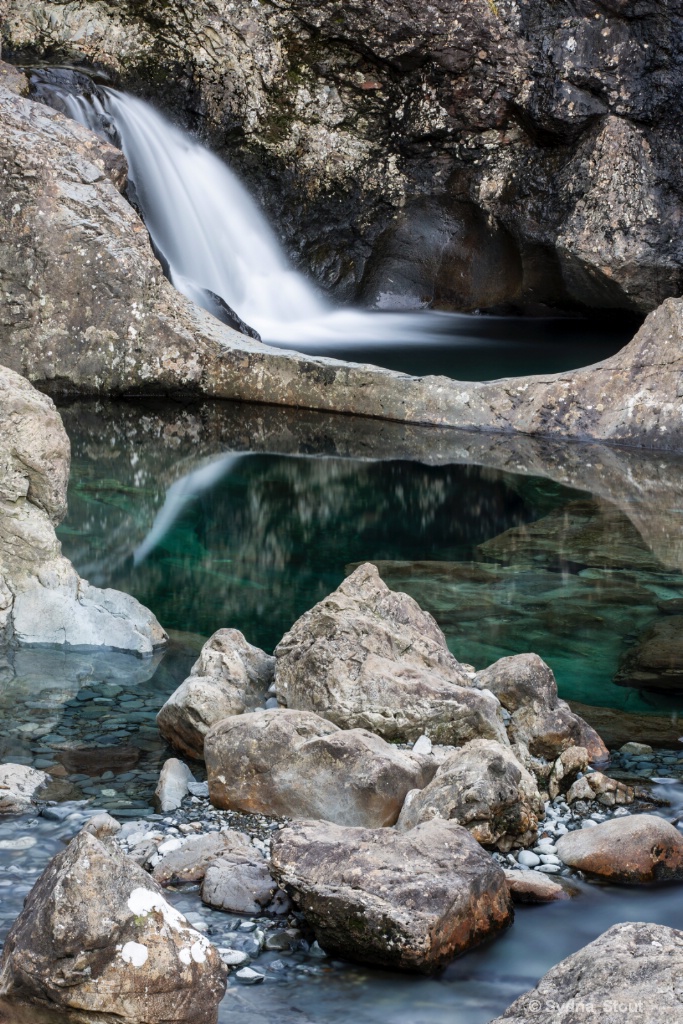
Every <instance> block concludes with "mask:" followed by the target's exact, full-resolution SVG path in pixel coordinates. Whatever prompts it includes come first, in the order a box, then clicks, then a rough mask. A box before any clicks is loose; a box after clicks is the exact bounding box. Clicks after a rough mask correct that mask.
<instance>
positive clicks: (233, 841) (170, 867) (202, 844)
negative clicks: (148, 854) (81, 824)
mask: <svg viewBox="0 0 683 1024" xmlns="http://www.w3.org/2000/svg"><path fill="white" fill-rule="evenodd" d="M253 849H254V848H253V846H252V845H251V840H250V839H249V836H247V835H245V834H244V833H243V832H236V831H234V830H233V829H229V830H228V831H226V832H207V833H205V834H204V835H198V836H188V838H187V839H185V840H184V841H183V843H182V846H180V847H179V848H178V849H177V850H170V851H169V852H168V853H166V854H164V855H163V856H162V858H161V860H160V861H159V862H158V863H157V864H156V865H155V866H154V870H153V871H152V877H153V878H154V880H155V881H157V882H158V883H159V884H160V885H175V884H176V883H177V882H200V881H201V880H202V879H203V877H204V875H205V874H206V869H207V868H208V866H209V865H210V864H211V863H212V862H213V861H215V860H217V859H218V858H220V857H222V856H224V855H225V854H228V853H232V852H234V851H235V850H239V851H240V852H246V851H248V850H251V851H253Z"/></svg>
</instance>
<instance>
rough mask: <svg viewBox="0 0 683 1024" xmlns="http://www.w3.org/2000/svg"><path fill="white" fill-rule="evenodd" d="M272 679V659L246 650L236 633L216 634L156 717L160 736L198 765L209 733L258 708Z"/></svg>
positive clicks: (245, 642) (249, 647) (242, 639)
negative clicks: (212, 729) (216, 727)
mask: <svg viewBox="0 0 683 1024" xmlns="http://www.w3.org/2000/svg"><path fill="white" fill-rule="evenodd" d="M274 673H275V658H273V657H272V656H270V655H268V654H265V653H264V652H263V651H261V650H259V648H258V647H252V645H251V644H249V643H247V641H246V640H245V639H244V637H243V635H242V634H241V633H240V631H239V630H237V629H219V630H218V632H217V633H214V635H213V636H212V637H211V639H210V640H207V642H206V643H205V644H204V646H203V648H202V652H201V654H200V656H199V659H198V660H197V661H196V662H195V664H194V665H193V666H192V672H191V673H190V675H189V676H188V678H187V679H186V680H185V681H184V682H183V683H181V685H180V686H179V687H178V689H177V690H176V691H175V692H174V693H173V694H171V696H170V697H169V698H168V700H167V701H166V703H165V704H164V706H163V707H162V709H161V711H160V712H159V714H158V715H157V722H158V725H159V731H160V732H161V735H162V736H163V737H164V738H165V739H167V740H168V742H169V743H170V744H171V746H173V747H176V748H177V749H178V750H180V751H181V752H182V753H183V754H186V755H187V756H188V757H194V758H197V759H198V760H202V759H203V757H204V737H205V736H206V734H207V732H208V731H209V729H210V728H211V727H212V726H213V725H216V723H217V722H220V721H221V719H222V718H229V717H230V716H231V715H241V714H242V713H243V712H244V711H255V710H256V709H257V708H259V707H262V706H263V702H264V700H265V698H266V693H267V691H268V687H269V686H270V685H271V683H272V682H273V676H274Z"/></svg>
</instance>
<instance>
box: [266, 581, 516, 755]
mask: <svg viewBox="0 0 683 1024" xmlns="http://www.w3.org/2000/svg"><path fill="white" fill-rule="evenodd" d="M275 657H276V658H277V668H276V674H275V685H276V688H277V694H278V699H279V700H280V701H281V703H283V704H286V705H287V706H288V707H289V708H296V709H298V710H305V711H315V712H317V713H318V714H319V715H324V716H325V717H326V718H329V719H330V720H331V721H333V722H335V723H336V724H337V725H339V726H341V727H342V728H344V729H352V728H356V727H361V728H366V729H370V730H371V731H372V732H375V733H378V734H379V735H380V736H384V737H385V738H386V739H389V740H394V739H398V740H407V741H409V740H412V741H415V740H417V739H418V738H419V737H420V736H422V735H423V734H426V735H427V736H428V737H429V738H430V739H431V740H432V741H433V742H436V743H450V744H460V743H466V742H467V741H468V740H470V739H475V738H479V737H484V738H487V739H494V740H498V741H500V742H502V743H505V742H506V735H505V728H504V726H503V721H502V718H501V717H500V708H499V704H498V702H497V701H496V699H495V698H494V697H493V696H492V695H490V694H484V693H481V692H480V691H479V690H477V689H475V688H473V687H472V684H471V679H470V677H469V675H468V674H467V671H466V669H465V668H464V667H463V666H462V665H460V664H459V662H457V661H456V659H455V658H454V657H453V655H452V654H451V653H450V651H449V650H448V647H447V645H446V640H445V638H444V635H443V633H442V632H441V630H440V629H439V627H438V625H437V624H436V622H435V620H434V619H433V618H432V616H431V615H430V614H429V613H428V612H424V611H423V610H422V609H421V608H420V606H419V605H418V604H417V603H416V602H415V601H414V600H413V599H412V598H411V597H408V595H407V594H401V593H394V592H393V591H391V590H389V588H388V587H387V586H386V584H385V583H384V582H383V581H382V580H381V579H380V577H379V573H378V571H377V569H376V567H375V566H374V565H372V564H371V563H365V564H363V565H361V566H360V567H359V568H358V569H356V570H355V572H353V573H352V574H351V576H349V577H348V578H347V579H346V580H344V582H343V583H342V584H341V585H340V586H339V587H338V588H337V590H336V591H335V592H334V593H333V594H330V596H329V597H326V598H325V599H324V600H323V601H321V602H320V603H319V604H317V605H316V606H315V607H314V608H312V609H311V610H310V611H308V612H306V613H305V614H304V615H302V617H301V618H300V619H299V620H298V621H297V622H295V623H294V625H293V626H292V628H291V629H290V630H289V632H288V633H285V635H284V637H283V638H282V640H281V641H280V643H279V644H278V645H277V647H276V648H275Z"/></svg>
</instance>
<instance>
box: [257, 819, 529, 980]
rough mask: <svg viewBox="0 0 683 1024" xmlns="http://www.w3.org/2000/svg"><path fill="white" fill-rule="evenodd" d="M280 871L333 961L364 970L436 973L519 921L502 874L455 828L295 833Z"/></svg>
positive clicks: (276, 844) (325, 828) (440, 824)
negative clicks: (338, 959) (354, 963)
mask: <svg viewBox="0 0 683 1024" xmlns="http://www.w3.org/2000/svg"><path fill="white" fill-rule="evenodd" d="M272 871H273V874H274V876H275V877H276V878H277V879H278V881H279V882H280V883H281V884H282V885H284V886H285V887H286V888H287V890H288V892H289V893H290V894H291V895H292V897H293V899H294V902H295V904H296V905H297V906H298V909H300V910H301V911H302V912H303V914H304V915H305V917H306V920H307V921H308V923H309V924H310V925H311V927H312V928H313V930H314V932H315V935H316V938H317V940H318V942H319V943H320V945H321V946H322V948H323V949H324V950H325V952H326V953H328V954H329V955H331V956H340V957H344V958H345V959H348V960H356V961H359V962H360V963H363V964H372V965H375V966H378V967H388V968H391V969H395V970H401V971H418V972H421V973H430V972H432V971H435V970H437V969H438V968H439V967H440V966H442V965H443V964H444V963H446V962H447V961H448V960H451V959H452V958H453V957H455V956H457V955H458V954H460V953H464V952H465V951H466V950H468V949H471V948H472V947H473V946H475V945H477V944H478V943H480V942H482V941H483V940H484V939H486V938H490V937H492V936H493V935H495V934H496V932H498V931H500V929H501V928H504V927H505V926H506V925H508V924H510V923H511V921H512V909H511V904H510V897H509V894H508V888H507V884H506V881H505V875H504V873H503V871H502V870H501V868H499V867H498V865H497V864H496V863H495V861H494V860H493V859H492V858H491V857H490V855H489V854H487V853H486V852H485V851H484V850H482V848H481V847H480V846H479V845H478V843H477V842H476V841H475V840H474V839H473V838H472V836H471V835H470V834H469V833H468V832H467V831H465V829H463V828H460V826H459V825H456V824H455V822H452V821H443V820H441V819H434V820H432V821H428V822H424V823H423V824H420V825H418V826H417V827H416V828H414V829H411V830H410V831H409V832H396V831H395V830H394V829H381V830H371V829H361V828H343V827H341V826H339V825H331V824H328V823H322V822H321V823H313V822H304V823H301V824H295V825H291V826H289V827H288V828H285V829H282V830H281V831H279V832H277V833H276V834H275V836H274V837H273V846H272Z"/></svg>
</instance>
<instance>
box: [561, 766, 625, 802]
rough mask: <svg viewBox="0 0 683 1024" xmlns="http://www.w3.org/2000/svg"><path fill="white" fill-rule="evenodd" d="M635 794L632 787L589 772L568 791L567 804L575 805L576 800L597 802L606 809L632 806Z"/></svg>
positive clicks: (598, 773) (606, 776)
mask: <svg viewBox="0 0 683 1024" xmlns="http://www.w3.org/2000/svg"><path fill="white" fill-rule="evenodd" d="M634 797H635V792H634V790H633V788H632V787H631V786H627V785H625V784H624V783H623V782H619V780H617V779H611V778H610V777H609V776H608V775H604V774H603V773H602V772H589V773H588V774H587V775H584V776H583V778H581V779H577V780H576V782H574V783H572V785H571V786H570V787H569V789H568V790H567V802H568V803H570V804H571V803H574V801H575V800H597V801H598V803H601V804H604V806H605V807H615V806H616V805H619V806H623V805H624V804H632V803H633V800H634Z"/></svg>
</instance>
